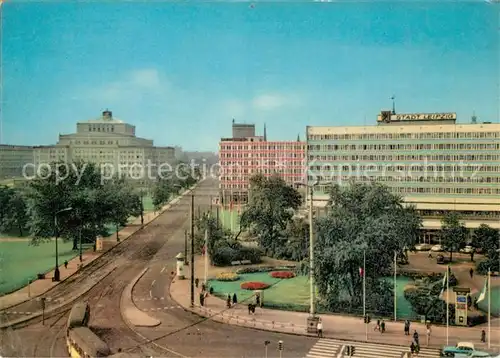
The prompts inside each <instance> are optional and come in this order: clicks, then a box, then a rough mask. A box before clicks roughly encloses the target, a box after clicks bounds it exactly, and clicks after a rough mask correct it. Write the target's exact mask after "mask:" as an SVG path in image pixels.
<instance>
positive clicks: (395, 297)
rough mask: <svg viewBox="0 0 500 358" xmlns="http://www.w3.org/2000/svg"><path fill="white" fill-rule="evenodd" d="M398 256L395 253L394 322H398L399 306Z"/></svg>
mask: <svg viewBox="0 0 500 358" xmlns="http://www.w3.org/2000/svg"><path fill="white" fill-rule="evenodd" d="M397 260H398V256H397V252H396V251H394V321H397V320H398V319H397V306H398V297H397V294H396V292H397V287H398V283H397V275H398V261H397Z"/></svg>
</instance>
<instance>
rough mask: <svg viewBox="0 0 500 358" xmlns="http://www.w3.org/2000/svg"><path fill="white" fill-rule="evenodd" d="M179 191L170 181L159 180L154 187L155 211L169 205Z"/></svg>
mask: <svg viewBox="0 0 500 358" xmlns="http://www.w3.org/2000/svg"><path fill="white" fill-rule="evenodd" d="M176 191H177V189H176V186H175V184H174V183H173V182H172V180H170V179H158V180H157V181H156V183H155V185H154V187H153V192H152V199H153V206H154V208H155V211H159V210H161V208H162V207H163V206H164V205H166V204H167V203H168V201H169V200H170V198H171V197H172V194H174V193H175V192H176Z"/></svg>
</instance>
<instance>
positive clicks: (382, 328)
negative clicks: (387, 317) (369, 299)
mask: <svg viewBox="0 0 500 358" xmlns="http://www.w3.org/2000/svg"><path fill="white" fill-rule="evenodd" d="M384 332H385V321H384V320H382V322H380V333H384Z"/></svg>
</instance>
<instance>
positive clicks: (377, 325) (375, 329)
mask: <svg viewBox="0 0 500 358" xmlns="http://www.w3.org/2000/svg"><path fill="white" fill-rule="evenodd" d="M373 330H374V331H380V320H379V319H378V320H377V324H375V328H373Z"/></svg>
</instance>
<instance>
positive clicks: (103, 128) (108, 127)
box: [89, 124, 115, 132]
mask: <svg viewBox="0 0 500 358" xmlns="http://www.w3.org/2000/svg"><path fill="white" fill-rule="evenodd" d="M114 131H115V126H113V125H112V124H104V125H92V124H89V132H114Z"/></svg>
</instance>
